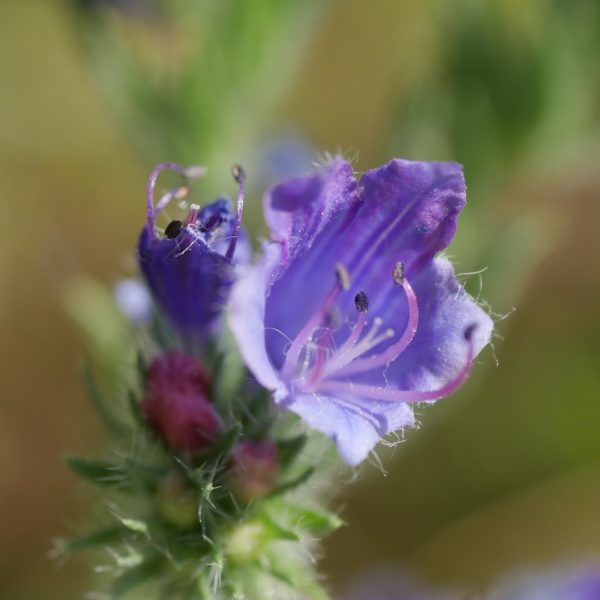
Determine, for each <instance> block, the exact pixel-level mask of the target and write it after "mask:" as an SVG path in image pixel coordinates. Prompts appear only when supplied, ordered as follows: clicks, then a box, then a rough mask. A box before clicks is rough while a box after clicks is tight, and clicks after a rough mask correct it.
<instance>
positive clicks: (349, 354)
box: [325, 312, 394, 377]
mask: <svg viewBox="0 0 600 600" xmlns="http://www.w3.org/2000/svg"><path fill="white" fill-rule="evenodd" d="M365 314H366V313H363V312H361V313H360V316H359V320H358V325H360V324H361V317H364V315H365ZM382 323H383V321H382V320H381V319H380V318H379V317H375V319H373V325H371V329H369V331H368V332H367V334H366V335H365V337H364V338H363V339H362V340H360V341H359V342H355V341H354V340H355V339H357V337H358V335H356V337H355V331H356V329H357V328H355V330H353V331H352V333H351V334H350V337H349V339H350V338H354V339H353V340H352V342H351V343H348V340H346V342H344V344H343V345H342V346H341V347H340V349H339V350H338V351H337V352H336V353H335V354H334V355H333V356H332V357H331V359H330V360H329V361H328V362H327V366H326V368H325V377H327V376H328V375H331V374H332V373H338V372H340V371H342V370H343V368H344V367H345V366H346V365H351V363H352V364H353V361H355V360H356V359H357V358H358V357H359V356H362V355H363V354H365V352H368V351H369V350H371V349H373V348H375V347H376V346H378V345H379V344H381V342H384V341H386V340H388V339H389V338H391V337H393V336H394V330H393V329H386V330H385V331H384V332H383V333H380V334H379V335H377V334H378V332H379V328H380V327H381V325H382ZM363 327H364V322H363V324H362V325H361V326H360V330H359V332H360V331H362V328H363Z"/></svg>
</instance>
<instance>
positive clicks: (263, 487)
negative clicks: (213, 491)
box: [230, 440, 279, 501]
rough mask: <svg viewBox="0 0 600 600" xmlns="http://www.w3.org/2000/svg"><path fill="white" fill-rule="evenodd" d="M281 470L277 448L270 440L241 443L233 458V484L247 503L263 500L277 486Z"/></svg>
mask: <svg viewBox="0 0 600 600" xmlns="http://www.w3.org/2000/svg"><path fill="white" fill-rule="evenodd" d="M278 470H279V462H278V457H277V446H276V445H275V444H274V443H273V442H272V441H270V440H262V441H260V442H240V443H239V444H238V445H237V446H236V447H235V449H234V451H233V455H232V458H231V471H230V477H231V483H232V487H233V489H234V491H235V492H236V494H237V495H238V496H239V497H240V498H243V499H244V500H246V501H250V500H253V499H254V500H255V499H257V498H262V497H263V496H265V495H266V494H268V493H269V492H270V491H272V490H273V487H274V486H275V480H276V478H277V474H278Z"/></svg>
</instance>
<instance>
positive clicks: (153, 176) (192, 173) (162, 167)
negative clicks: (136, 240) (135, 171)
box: [146, 162, 206, 236]
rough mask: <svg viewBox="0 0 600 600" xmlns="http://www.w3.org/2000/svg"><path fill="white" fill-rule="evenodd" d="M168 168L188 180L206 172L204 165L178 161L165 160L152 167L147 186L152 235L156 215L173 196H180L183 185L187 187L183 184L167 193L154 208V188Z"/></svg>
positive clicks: (153, 233)
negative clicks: (192, 164) (182, 163)
mask: <svg viewBox="0 0 600 600" xmlns="http://www.w3.org/2000/svg"><path fill="white" fill-rule="evenodd" d="M167 170H169V171H175V172H176V173H179V174H180V175H183V176H184V177H185V178H186V179H188V180H192V179H197V178H198V177H202V175H204V173H206V168H205V167H202V166H193V167H182V166H181V165H178V164H177V163H173V162H163V163H160V164H158V165H156V167H154V169H152V172H151V173H150V176H149V177H148V185H147V186H146V219H147V223H148V230H149V233H150V235H152V236H156V233H155V231H154V219H155V217H156V215H157V214H158V213H159V212H160V211H161V210H162V209H163V208H164V207H165V206H166V205H167V204H168V203H169V202H170V201H171V200H172V199H173V198H177V197H178V196H177V194H178V193H180V191H181V190H182V189H183V187H185V186H181V187H179V188H175V190H172V191H171V192H169V193H167V194H165V195H164V196H163V197H162V198H161V200H160V201H159V203H158V205H157V207H156V208H154V188H155V187H156V180H157V179H158V176H159V175H160V173H162V171H167ZM186 194H187V192H186Z"/></svg>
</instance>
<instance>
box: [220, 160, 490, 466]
mask: <svg viewBox="0 0 600 600" xmlns="http://www.w3.org/2000/svg"><path fill="white" fill-rule="evenodd" d="M464 204H465V183H464V179H463V175H462V170H461V167H460V166H459V165H458V164H456V163H422V162H409V161H403V160H393V161H391V162H390V163H388V164H387V165H385V166H383V167H381V168H379V169H374V170H371V171H368V172H367V173H365V174H364V175H363V176H362V177H361V178H360V180H359V181H358V182H357V181H356V179H355V178H354V175H353V172H352V168H351V166H350V165H349V164H348V163H347V162H345V161H343V160H342V159H339V158H337V159H335V160H333V161H332V162H331V163H330V164H329V165H328V166H326V167H324V168H322V169H321V170H320V171H319V172H317V173H316V174H315V175H313V176H310V177H304V178H296V179H291V180H288V181H286V182H284V183H282V184H280V185H278V186H276V187H275V188H273V189H272V190H271V191H270V192H268V193H267V195H266V198H265V215H266V220H267V224H268V225H269V227H270V230H271V240H270V241H269V242H267V243H265V245H264V253H263V256H262V258H261V260H260V261H259V262H258V263H257V264H256V265H255V266H253V267H252V268H250V269H249V270H248V271H247V273H245V274H244V275H243V276H242V277H241V278H240V279H239V280H238V281H237V283H236V284H235V286H234V288H233V290H232V295H231V300H230V324H231V328H232V330H233V332H234V334H235V336H236V338H237V341H238V344H239V346H240V349H241V353H242V355H243V358H244V360H245V362H246V364H247V365H248V367H249V368H250V370H251V371H252V372H253V374H254V375H255V377H256V378H257V379H258V381H259V382H260V383H261V384H262V385H264V386H265V387H267V388H269V389H270V390H272V391H273V397H274V400H275V401H276V402H277V403H279V404H280V405H282V406H284V407H286V408H288V409H289V410H291V411H294V412H295V413H297V414H298V415H300V416H301V417H302V418H303V419H304V420H305V421H306V422H307V423H308V424H309V425H311V426H312V427H314V428H316V429H319V430H321V431H322V432H324V433H325V434H327V435H328V436H330V437H331V438H332V439H333V440H334V441H335V443H336V444H337V448H338V451H339V453H340V455H341V456H342V458H343V459H344V460H345V461H346V462H348V463H350V464H352V465H355V464H358V463H359V462H361V461H362V460H363V459H364V458H365V457H366V456H367V454H368V452H369V451H370V450H371V449H372V448H373V447H374V446H375V444H376V443H377V442H378V440H379V439H380V438H381V437H382V436H384V435H385V434H386V433H388V432H391V431H395V430H398V429H401V428H403V427H406V426H412V425H414V423H415V418H414V414H413V410H412V405H413V404H415V403H417V402H429V401H433V400H437V399H439V398H442V397H443V396H446V395H448V394H450V393H452V392H454V390H456V389H457V388H458V387H459V386H460V385H461V384H462V383H463V381H464V380H465V379H466V377H467V376H468V373H469V371H470V369H471V365H472V362H473V359H474V357H475V356H476V355H477V354H478V352H479V351H480V350H481V349H482V348H483V347H484V346H485V345H486V344H487V343H488V341H489V338H490V335H491V331H492V326H493V324H492V321H491V319H490V318H489V317H488V316H487V314H486V313H485V312H484V311H483V310H482V309H481V308H480V307H479V306H477V304H476V303H475V302H474V301H473V299H472V298H471V297H470V296H469V295H468V294H467V293H466V292H465V291H464V290H463V288H462V286H461V285H460V284H459V283H458V282H457V281H456V278H455V276H454V271H453V268H452V265H451V264H450V262H449V261H448V260H447V259H446V258H439V257H438V258H436V255H437V254H438V253H439V252H440V251H441V250H443V249H444V248H446V246H447V245H448V244H449V243H450V241H451V240H452V237H453V236H454V233H455V230H456V223H457V218H458V213H459V212H460V211H461V209H462V208H463V206H464Z"/></svg>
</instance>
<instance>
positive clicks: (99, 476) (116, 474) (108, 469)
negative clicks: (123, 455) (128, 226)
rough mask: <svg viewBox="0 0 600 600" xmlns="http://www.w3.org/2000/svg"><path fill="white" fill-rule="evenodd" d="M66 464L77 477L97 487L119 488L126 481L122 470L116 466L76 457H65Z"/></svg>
mask: <svg viewBox="0 0 600 600" xmlns="http://www.w3.org/2000/svg"><path fill="white" fill-rule="evenodd" d="M66 463H67V465H68V466H69V468H70V469H71V470H72V471H73V472H75V473H77V475H79V476H80V477H83V478H84V479H87V480H88V481H91V482H92V483H95V484H97V485H102V486H109V487H120V486H122V485H123V483H125V482H126V481H127V477H126V474H125V473H124V471H123V468H122V467H121V466H118V465H112V464H110V463H105V462H100V461H93V460H87V459H85V458H80V457H78V456H67V458H66Z"/></svg>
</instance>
